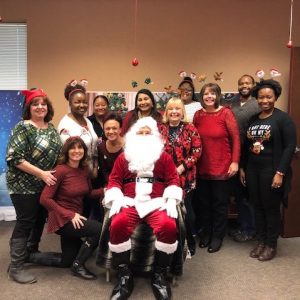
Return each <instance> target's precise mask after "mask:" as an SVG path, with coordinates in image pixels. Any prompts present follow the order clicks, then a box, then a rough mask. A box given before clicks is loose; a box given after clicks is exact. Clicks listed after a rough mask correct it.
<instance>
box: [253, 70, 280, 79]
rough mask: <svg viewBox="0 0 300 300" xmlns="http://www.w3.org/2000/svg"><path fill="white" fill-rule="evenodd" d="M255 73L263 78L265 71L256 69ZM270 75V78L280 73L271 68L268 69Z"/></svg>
mask: <svg viewBox="0 0 300 300" xmlns="http://www.w3.org/2000/svg"><path fill="white" fill-rule="evenodd" d="M255 75H256V76H257V77H258V78H259V79H260V80H264V76H265V71H264V70H257V71H256V73H255ZM270 76H271V78H274V77H278V76H281V73H280V72H279V71H278V70H277V69H274V68H272V69H270Z"/></svg>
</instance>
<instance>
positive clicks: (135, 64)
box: [131, 57, 139, 67]
mask: <svg viewBox="0 0 300 300" xmlns="http://www.w3.org/2000/svg"><path fill="white" fill-rule="evenodd" d="M131 64H132V65H133V66H134V67H136V66H137V65H138V64H139V61H138V60H137V58H136V57H135V58H134V59H133V60H132V61H131Z"/></svg>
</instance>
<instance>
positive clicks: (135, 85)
mask: <svg viewBox="0 0 300 300" xmlns="http://www.w3.org/2000/svg"><path fill="white" fill-rule="evenodd" d="M131 86H132V87H133V88H136V87H137V86H138V83H137V82H136V81H135V80H132V81H131Z"/></svg>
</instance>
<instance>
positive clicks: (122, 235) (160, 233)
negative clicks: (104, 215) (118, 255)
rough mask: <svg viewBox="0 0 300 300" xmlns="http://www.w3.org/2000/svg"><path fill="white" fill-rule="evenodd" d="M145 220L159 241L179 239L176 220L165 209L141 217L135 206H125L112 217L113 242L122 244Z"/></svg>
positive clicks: (169, 242)
mask: <svg viewBox="0 0 300 300" xmlns="http://www.w3.org/2000/svg"><path fill="white" fill-rule="evenodd" d="M142 221H145V222H146V223H147V224H148V225H149V226H150V227H151V228H152V229H153V233H154V234H155V236H156V239H157V241H159V242H162V243H166V244H173V243H175V242H176V239H177V227H176V220H175V219H173V218H170V217H169V216H168V215H167V213H166V211H165V210H162V211H160V210H154V211H153V212H151V213H149V214H148V215H147V216H145V217H144V218H142V219H141V218H140V217H139V215H138V213H137V211H136V209H135V207H127V208H125V207H123V208H122V209H121V211H120V212H119V213H118V214H116V215H114V216H113V217H112V221H111V225H110V242H111V244H121V243H123V242H125V241H128V239H129V238H130V237H131V235H132V233H133V231H134V229H135V228H136V226H137V225H138V224H139V223H141V222H142Z"/></svg>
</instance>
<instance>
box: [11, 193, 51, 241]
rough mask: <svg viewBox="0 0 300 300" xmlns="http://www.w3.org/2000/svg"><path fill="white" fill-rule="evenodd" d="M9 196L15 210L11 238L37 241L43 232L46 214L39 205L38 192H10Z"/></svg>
mask: <svg viewBox="0 0 300 300" xmlns="http://www.w3.org/2000/svg"><path fill="white" fill-rule="evenodd" d="M10 198H11V200H12V203H13V205H14V207H15V211H16V218H17V221H16V225H15V228H14V230H13V233H12V237H11V238H12V239H19V238H24V239H29V237H30V240H31V241H32V242H36V243H38V242H39V241H40V237H41V235H42V233H43V228H44V224H45V220H46V216H47V212H46V210H45V209H44V208H43V207H42V206H41V205H40V194H29V195H27V194H11V195H10Z"/></svg>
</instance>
